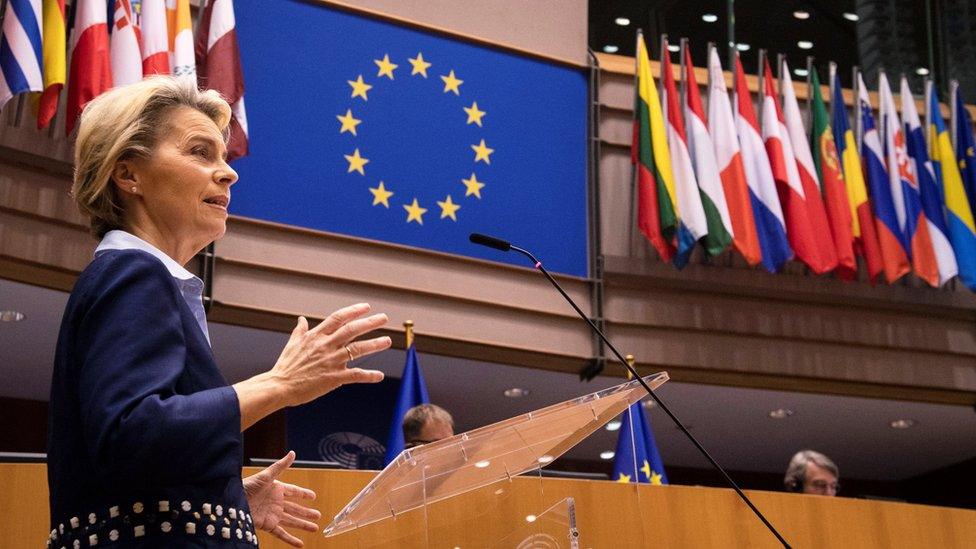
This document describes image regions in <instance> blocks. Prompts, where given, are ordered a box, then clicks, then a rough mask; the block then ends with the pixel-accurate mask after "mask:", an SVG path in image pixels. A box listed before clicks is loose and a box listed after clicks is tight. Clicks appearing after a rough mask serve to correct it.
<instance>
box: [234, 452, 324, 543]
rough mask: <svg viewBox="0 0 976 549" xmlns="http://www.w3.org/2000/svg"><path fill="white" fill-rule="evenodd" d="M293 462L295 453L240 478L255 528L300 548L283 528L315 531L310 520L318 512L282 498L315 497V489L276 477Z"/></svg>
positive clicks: (295, 539) (317, 514) (319, 515)
mask: <svg viewBox="0 0 976 549" xmlns="http://www.w3.org/2000/svg"><path fill="white" fill-rule="evenodd" d="M294 461H295V452H288V454H287V455H286V456H285V457H283V458H281V459H279V460H278V461H276V462H274V463H273V464H271V465H270V466H268V468H266V469H264V470H263V471H261V472H260V473H257V474H256V475H251V476H249V477H247V478H245V479H244V494H245V495H246V496H247V503H248V505H249V506H250V507H251V519H252V520H253V521H254V527H255V528H257V529H258V530H264V531H265V532H270V533H271V534H272V535H273V536H274V537H276V538H278V539H280V540H281V541H284V542H285V543H287V544H289V545H291V546H293V547H303V546H304V545H305V543H304V542H302V540H300V539H298V538H296V537H295V536H293V535H292V534H291V533H290V532H288V531H287V530H285V528H298V529H301V530H305V531H308V532H315V531H316V530H318V526H317V525H316V524H315V523H314V522H311V521H314V520H319V519H320V518H322V514H321V513H319V512H318V511H316V510H315V509H312V508H311V507H305V506H304V505H300V504H298V503H295V502H293V501H289V500H288V499H286V498H299V499H315V492H313V491H312V490H309V489H308V488H302V487H300V486H295V485H294V484H288V483H287V482H281V481H280V480H278V476H279V475H280V474H281V473H282V472H284V470H285V469H287V468H288V467H289V466H290V465H291V464H292V462H294Z"/></svg>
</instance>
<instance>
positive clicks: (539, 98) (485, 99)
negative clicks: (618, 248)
mask: <svg viewBox="0 0 976 549" xmlns="http://www.w3.org/2000/svg"><path fill="white" fill-rule="evenodd" d="M237 32H238V38H239V41H240V44H241V58H242V64H243V67H244V75H245V80H246V81H245V85H246V97H247V109H248V111H247V119H248V127H249V137H250V155H249V156H247V157H244V158H242V159H240V160H238V161H235V164H234V167H235V168H236V169H237V171H238V172H239V173H240V175H241V182H240V183H239V184H238V185H237V186H235V187H234V189H233V196H234V200H233V204H232V208H231V211H232V213H235V214H237V215H242V216H246V217H253V218H258V219H264V220H269V221H275V222H279V223H284V224H289V225H296V226H301V227H309V228H313V229H320V230H324V231H331V232H336V233H342V234H347V235H353V236H359V237H365V238H370V239H375V240H382V241H386V242H393V243H398V244H405V245H409V246H416V247H421V248H427V249H432V250H438V251H442V252H448V253H452V254H460V255H466V256H472V257H480V258H484V259H490V260H496V261H497V260H499V259H502V260H506V261H511V262H513V263H517V264H522V263H521V262H520V261H519V258H517V257H508V256H500V255H499V254H498V253H497V252H495V251H493V250H489V249H484V248H479V247H476V246H473V245H471V244H470V243H469V242H468V240H467V236H468V234H469V233H471V232H482V233H487V234H493V235H497V236H499V237H501V238H505V239H508V240H511V241H513V242H514V243H518V244H519V245H522V246H524V247H526V248H528V249H531V250H533V252H535V253H536V255H538V256H539V257H540V258H541V259H542V260H543V261H544V262H545V263H546V265H547V266H548V267H549V268H550V269H552V270H554V271H557V272H562V273H567V274H572V275H578V276H585V275H586V274H587V272H586V271H587V261H586V250H587V242H586V226H587V219H586V137H587V136H586V108H587V103H586V101H587V81H586V75H585V74H584V72H583V71H581V70H579V69H573V68H567V67H563V66H556V65H553V64H549V63H546V62H542V61H539V60H536V59H531V58H528V57H524V56H521V55H517V54H513V53H509V52H505V51H501V50H499V49H494V48H491V47H485V46H480V45H475V44H472V43H467V42H462V41H458V40H457V39H452V38H448V37H445V36H442V35H437V34H433V33H429V32H424V31H420V30H416V29H412V28H405V27H402V26H398V25H396V24H393V23H389V22H386V21H381V20H378V19H373V18H369V17H366V16H361V15H357V14H353V13H350V12H346V11H340V10H336V9H334V8H330V7H326V6H323V5H319V4H316V3H313V2H307V1H299V0H284V1H281V2H276V3H275V9H273V10H268V9H266V8H261V7H257V6H253V7H247V6H240V7H239V10H238V13H237Z"/></svg>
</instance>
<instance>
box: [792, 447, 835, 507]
mask: <svg viewBox="0 0 976 549" xmlns="http://www.w3.org/2000/svg"><path fill="white" fill-rule="evenodd" d="M838 478H840V472H839V471H838V470H837V465H835V464H834V462H833V461H831V460H830V458H828V457H827V456H825V455H823V454H821V453H820V452H815V451H813V450H802V451H800V452H797V453H796V455H794V456H793V459H791V460H790V465H789V467H787V469H786V476H785V477H784V478H783V484H784V485H785V486H786V490H787V491H789V492H801V493H804V494H817V495H820V496H836V495H837V492H838V491H839V490H840V483H839V482H838V481H837V479H838Z"/></svg>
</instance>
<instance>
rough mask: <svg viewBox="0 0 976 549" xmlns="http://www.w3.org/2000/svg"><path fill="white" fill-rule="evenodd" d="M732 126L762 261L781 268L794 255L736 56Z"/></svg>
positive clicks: (771, 266)
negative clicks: (737, 141)
mask: <svg viewBox="0 0 976 549" xmlns="http://www.w3.org/2000/svg"><path fill="white" fill-rule="evenodd" d="M735 103H736V111H735V129H736V132H737V133H738V135H739V144H740V145H741V146H742V165H743V166H744V167H745V172H746V183H748V185H749V198H750V199H751V201H752V212H753V217H754V218H755V220H756V232H757V233H759V245H760V246H761V247H762V263H763V266H764V267H766V270H768V271H769V272H772V273H775V272H777V271H779V270H780V269H782V268H783V265H785V264H786V262H787V261H789V260H790V258H792V257H793V249H792V248H790V244H789V242H788V241H787V239H786V222H785V221H784V219H783V208H782V206H780V203H779V195H778V194H777V192H776V181H775V180H774V179H773V172H772V169H771V168H770V164H769V155H767V154H766V147H765V145H764V144H763V140H762V137H760V134H759V122H757V121H756V111H755V109H754V108H753V106H752V96H751V95H750V93H749V87H748V86H747V85H746V73H745V71H743V70H742V61H740V60H739V56H738V54H736V57H735Z"/></svg>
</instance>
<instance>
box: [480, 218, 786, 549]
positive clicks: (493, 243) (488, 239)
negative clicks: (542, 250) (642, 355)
mask: <svg viewBox="0 0 976 549" xmlns="http://www.w3.org/2000/svg"><path fill="white" fill-rule="evenodd" d="M469 239H470V240H471V242H473V243H475V244H480V245H481V246H488V247H489V248H494V249H496V250H501V251H503V252H507V251H509V250H515V251H516V252H518V253H520V254H522V255H524V256H526V257H528V258H529V259H530V260H532V262H533V263H534V264H535V268H536V269H538V270H539V271H540V272H541V273H542V274H544V275H545V276H546V278H547V279H549V282H551V283H552V285H553V286H555V288H556V290H558V291H559V293H560V294H562V296H563V298H564V299H566V301H567V302H569V304H570V305H572V307H573V309H574V310H575V311H576V314H578V315H579V316H580V318H582V319H583V320H585V321H586V323H587V324H589V325H590V329H592V330H593V332H594V333H596V335H598V336H600V339H602V340H603V342H604V343H606V345H607V347H609V348H610V350H611V351H613V354H614V355H616V357H617V359H618V360H619V361H620V363H621V364H623V365H624V367H625V368H627V371H628V372H630V374H631V375H633V376H634V379H636V380H637V381H638V382H640V384H641V386H643V387H644V390H645V391H647V394H649V395H650V396H651V398H652V399H654V402H656V403H657V405H658V407H660V408H661V410H664V412H665V413H666V414H667V415H668V417H670V418H671V421H673V422H674V424H675V425H677V426H678V428H679V429H680V430H681V432H682V433H684V434H685V436H686V437H688V440H690V441H691V442H692V444H694V445H695V448H698V451H699V452H701V454H702V455H703V456H705V458H706V459H707V460H708V462H709V463H711V464H712V466H713V467H714V468H715V469H716V470H717V471H718V472H719V473H721V474H722V476H723V477H725V482H726V483H727V484H728V485H729V486H730V487H732V489H733V490H735V493H736V494H738V495H739V497H740V498H742V501H744V502H745V504H746V505H748V506H749V509H751V510H752V512H753V513H754V514H755V515H756V517H758V518H759V520H760V521H762V523H763V524H764V525H765V526H766V528H767V529H768V530H769V531H770V532H771V533H772V534H773V535H774V536H776V539H777V540H779V542H780V543H782V544H783V547H786V548H787V549H789V547H790V544H789V543H787V542H786V539H784V538H783V536H781V535H780V533H779V532H778V531H777V530H776V528H774V527H773V525H772V524H771V523H770V522H769V521H768V520H766V517H764V516H763V514H762V513H761V512H760V511H759V508H757V507H756V506H755V505H754V504H753V503H752V501H751V500H750V499H749V496H747V495H746V494H745V493H744V492H743V491H742V489H741V488H739V485H738V484H736V483H735V481H734V480H732V477H730V476H729V474H728V473H726V472H725V469H723V468H722V466H721V465H719V464H718V462H717V461H715V459H714V458H712V456H711V455H710V454H709V453H708V451H707V450H705V447H704V446H702V445H701V443H700V442H698V439H696V438H695V437H694V435H692V434H691V433H690V432H689V431H688V428H687V427H685V426H684V424H683V423H681V421H680V420H679V419H678V417H677V416H675V415H674V413H673V412H672V411H671V409H670V408H668V406H667V405H666V404H664V402H663V401H662V400H661V398H660V397H658V396H657V393H655V392H654V391H653V390H652V389H651V388H650V387H649V386H648V385H647V382H645V381H644V380H643V379H642V378H641V376H640V374H638V373H637V370H635V369H634V367H633V366H631V365H630V364H628V363H627V360H626V359H625V358H624V356H623V355H622V354H620V351H618V350H617V348H616V347H615V346H614V345H613V343H610V340H609V339H607V336H606V335H604V334H603V332H602V331H600V329H599V328H597V327H596V324H594V323H593V321H592V320H590V318H589V317H587V316H586V313H584V312H583V310H582V309H580V308H579V306H578V305H576V302H575V301H573V298H571V297H569V294H567V293H566V291H565V290H563V288H562V286H560V285H559V283H558V282H556V279H555V278H553V277H552V275H551V274H549V271H547V270H546V268H545V267H543V266H542V262H541V261H539V260H538V259H536V257H535V256H534V255H532V253H531V252H529V251H528V250H526V249H524V248H519V247H518V246H513V245H512V244H511V243H510V242H508V241H506V240H502V239H500V238H495V237H493V236H487V235H483V234H478V233H471V236H470V237H469Z"/></svg>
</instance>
